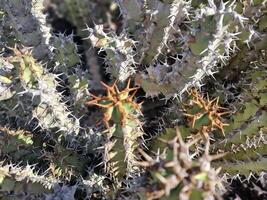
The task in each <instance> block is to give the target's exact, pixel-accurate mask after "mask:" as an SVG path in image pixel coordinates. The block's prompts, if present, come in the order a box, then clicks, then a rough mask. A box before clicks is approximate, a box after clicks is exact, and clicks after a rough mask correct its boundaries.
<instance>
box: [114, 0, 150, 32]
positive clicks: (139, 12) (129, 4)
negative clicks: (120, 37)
mask: <svg viewBox="0 0 267 200" xmlns="http://www.w3.org/2000/svg"><path fill="white" fill-rule="evenodd" d="M116 3H117V4H118V5H119V8H120V12H121V14H122V15H123V18H124V20H123V28H129V32H130V33H134V34H135V33H136V31H137V29H138V28H140V27H139V26H140V25H139V24H140V23H141V22H142V21H143V20H144V17H145V16H144V1H143V0H116ZM135 35H136V34H135Z"/></svg>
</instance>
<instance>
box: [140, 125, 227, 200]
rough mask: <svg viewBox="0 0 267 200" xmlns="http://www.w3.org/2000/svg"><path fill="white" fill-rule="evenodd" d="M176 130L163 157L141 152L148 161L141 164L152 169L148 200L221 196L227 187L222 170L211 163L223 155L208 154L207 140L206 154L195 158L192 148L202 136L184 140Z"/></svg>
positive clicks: (215, 197) (218, 197)
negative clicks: (224, 183) (221, 174)
mask: <svg viewBox="0 0 267 200" xmlns="http://www.w3.org/2000/svg"><path fill="white" fill-rule="evenodd" d="M175 133H176V136H175V137H174V138H173V139H172V140H171V141H165V142H166V143H165V144H166V149H165V153H163V155H161V156H160V157H157V158H156V159H153V158H151V157H150V156H149V155H148V154H146V153H145V152H143V151H141V153H142V155H143V156H144V157H145V159H146V161H141V162H139V163H138V164H139V165H141V166H143V167H146V168H148V169H150V170H149V172H150V174H151V178H152V182H151V183H150V184H151V189H148V193H147V198H146V199H177V197H178V198H179V199H221V197H220V192H222V191H223V190H224V186H223V183H222V180H221V179H220V177H219V176H218V173H219V172H220V169H219V168H218V169H217V170H216V169H214V168H212V166H211V162H212V161H213V160H216V159H218V157H220V156H222V155H209V141H208V142H207V143H206V147H205V152H204V153H203V155H202V156H201V157H199V158H197V159H194V158H195V155H194V152H191V151H190V148H191V146H192V145H194V144H195V143H197V142H198V141H199V140H200V138H198V139H196V140H194V141H192V142H184V141H183V139H182V135H181V133H180V131H179V128H176V131H175ZM166 150H167V151H166ZM155 183H156V185H155V186H153V185H154V184H155ZM153 188H155V189H153ZM150 190H152V191H150ZM218 191H219V192H218Z"/></svg>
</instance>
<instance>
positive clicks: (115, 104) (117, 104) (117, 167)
mask: <svg viewBox="0 0 267 200" xmlns="http://www.w3.org/2000/svg"><path fill="white" fill-rule="evenodd" d="M130 83H131V82H130V79H129V80H128V83H127V86H126V87H125V88H124V89H123V90H121V91H120V90H119V88H118V86H117V85H116V82H115V83H113V85H112V86H108V85H106V84H104V83H102V84H103V86H104V87H105V88H106V89H107V95H106V96H103V97H97V96H95V95H92V96H93V100H91V101H89V102H87V103H86V104H87V105H96V106H99V107H101V108H103V109H104V117H103V122H104V124H105V126H106V128H107V131H106V134H107V141H106V142H105V144H104V148H105V152H104V162H105V163H106V170H107V171H110V172H111V173H112V174H113V176H114V177H115V178H117V179H121V178H123V176H124V175H125V174H128V175H130V174H131V173H133V171H134V166H133V163H134V161H135V157H136V156H135V150H136V148H137V147H138V138H139V137H141V136H142V135H143V131H142V127H141V122H140V121H139V119H138V117H139V116H140V114H141V111H140V108H141V104H140V103H139V104H138V103H135V102H134V100H133V98H134V95H135V93H136V92H137V89H138V87H134V88H130ZM130 92H132V94H130ZM125 172H126V173H125Z"/></svg>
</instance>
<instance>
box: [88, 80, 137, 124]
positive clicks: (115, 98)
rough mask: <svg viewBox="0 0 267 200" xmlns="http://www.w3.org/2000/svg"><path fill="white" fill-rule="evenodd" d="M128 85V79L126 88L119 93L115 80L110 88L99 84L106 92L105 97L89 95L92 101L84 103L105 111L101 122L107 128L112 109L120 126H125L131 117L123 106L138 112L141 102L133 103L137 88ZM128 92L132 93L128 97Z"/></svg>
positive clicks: (129, 81)
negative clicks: (115, 110)
mask: <svg viewBox="0 0 267 200" xmlns="http://www.w3.org/2000/svg"><path fill="white" fill-rule="evenodd" d="M130 83H131V80H130V79H129V80H128V82H127V86H126V88H124V89H123V90H122V91H120V90H119V88H118V86H117V80H116V81H115V82H114V83H113V84H112V86H108V85H106V84H105V83H103V82H101V84H102V85H103V86H104V87H105V89H106V90H107V95H106V96H103V97H98V96H96V95H93V94H91V96H92V97H93V98H94V99H93V100H90V101H88V102H86V104H87V105H96V106H98V107H101V108H104V109H105V111H104V118H103V122H104V124H105V126H106V127H107V128H109V121H110V120H111V117H112V113H113V109H114V108H117V109H118V112H119V114H120V123H121V125H122V126H124V125H125V124H126V121H127V119H131V117H132V116H131V114H132V113H131V112H129V111H128V110H127V107H126V106H125V105H130V106H131V107H132V108H134V109H136V110H138V111H139V110H140V108H141V104H142V102H141V103H135V102H134V101H133V98H134V96H135V94H136V92H137V90H138V89H139V87H133V88H130ZM130 92H133V93H132V94H131V95H129V93H130Z"/></svg>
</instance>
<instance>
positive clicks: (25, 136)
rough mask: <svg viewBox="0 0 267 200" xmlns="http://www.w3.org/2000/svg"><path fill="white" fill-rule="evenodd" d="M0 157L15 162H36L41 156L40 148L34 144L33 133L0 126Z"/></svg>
mask: <svg viewBox="0 0 267 200" xmlns="http://www.w3.org/2000/svg"><path fill="white" fill-rule="evenodd" d="M0 133H1V137H0V138H1V141H0V147H1V152H0V157H1V158H2V159H4V158H6V159H8V160H9V161H12V162H13V163H17V162H24V163H26V162H27V163H36V162H37V161H38V160H39V159H38V157H39V156H40V149H39V147H38V146H35V145H34V142H33V135H32V134H31V133H30V132H27V131H24V130H11V129H9V128H7V127H2V126H0Z"/></svg>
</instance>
